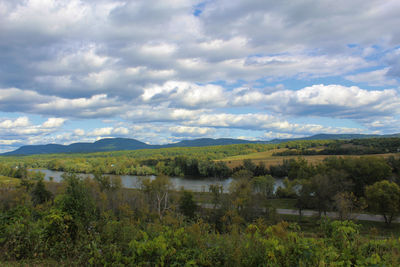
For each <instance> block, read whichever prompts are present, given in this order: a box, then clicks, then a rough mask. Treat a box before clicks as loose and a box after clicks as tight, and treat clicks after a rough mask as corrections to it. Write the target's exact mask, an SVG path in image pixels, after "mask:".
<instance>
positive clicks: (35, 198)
mask: <svg viewBox="0 0 400 267" xmlns="http://www.w3.org/2000/svg"><path fill="white" fill-rule="evenodd" d="M31 196H32V202H33V205H35V206H36V205H38V204H43V203H45V202H47V201H49V200H50V199H52V197H53V194H52V193H51V192H50V191H48V190H47V189H46V187H45V185H44V183H43V180H42V179H40V180H38V181H37V182H36V184H35V187H34V188H33V190H32V192H31Z"/></svg>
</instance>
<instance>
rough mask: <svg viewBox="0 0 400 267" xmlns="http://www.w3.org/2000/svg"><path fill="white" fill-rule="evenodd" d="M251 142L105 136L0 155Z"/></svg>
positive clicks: (226, 139)
mask: <svg viewBox="0 0 400 267" xmlns="http://www.w3.org/2000/svg"><path fill="white" fill-rule="evenodd" d="M248 143H253V142H252V141H248V140H241V139H229V138H221V139H212V138H202V139H194V140H184V141H180V142H178V143H172V144H166V145H148V144H146V143H143V142H140V141H138V140H135V139H129V138H105V139H101V140H98V141H96V142H94V143H73V144H70V145H57V144H48V145H31V146H22V147H20V148H18V149H16V150H14V151H11V152H6V153H4V154H2V155H7V156H11V155H35V154H54V153H90V152H105V151H117V150H137V149H157V148H167V147H200V146H217V145H233V144H248Z"/></svg>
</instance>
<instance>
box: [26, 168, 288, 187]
mask: <svg viewBox="0 0 400 267" xmlns="http://www.w3.org/2000/svg"><path fill="white" fill-rule="evenodd" d="M32 171H40V172H42V173H44V174H45V177H44V179H45V180H46V181H50V180H52V181H54V182H61V180H62V177H61V176H62V175H63V174H64V173H65V172H60V171H51V170H47V169H34V170H32ZM79 175H80V176H81V177H90V178H92V177H93V176H92V175H91V174H84V173H80V174H79ZM107 176H116V175H113V174H107ZM118 176H119V177H121V181H122V186H123V187H125V188H139V179H138V178H139V176H134V175H118ZM148 177H150V179H154V178H155V176H154V175H153V176H148ZM170 180H171V182H172V184H173V185H174V188H175V189H177V190H179V189H181V188H182V187H183V188H184V189H186V190H190V191H193V192H207V191H208V187H209V185H212V184H220V185H222V188H223V189H224V192H228V190H229V185H230V183H231V182H232V181H233V179H232V178H227V179H218V178H214V177H212V178H211V177H210V178H203V177H200V178H187V177H170ZM279 186H281V187H284V185H283V180H282V179H275V185H274V191H275V190H276V189H277V188H278V187H279Z"/></svg>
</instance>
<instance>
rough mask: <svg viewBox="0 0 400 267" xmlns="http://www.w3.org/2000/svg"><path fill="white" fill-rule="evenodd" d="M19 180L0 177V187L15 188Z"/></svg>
mask: <svg viewBox="0 0 400 267" xmlns="http://www.w3.org/2000/svg"><path fill="white" fill-rule="evenodd" d="M19 182H20V179H17V178H11V177H7V176H2V175H0V186H16V185H18V184H19Z"/></svg>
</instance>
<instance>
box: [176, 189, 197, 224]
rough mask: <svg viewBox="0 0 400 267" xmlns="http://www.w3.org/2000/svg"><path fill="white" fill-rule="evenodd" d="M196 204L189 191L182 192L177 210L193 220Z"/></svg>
mask: <svg viewBox="0 0 400 267" xmlns="http://www.w3.org/2000/svg"><path fill="white" fill-rule="evenodd" d="M197 208H198V207H197V205H196V202H195V201H194V199H193V193H192V192H190V191H186V190H185V191H183V194H182V196H181V198H180V199H179V209H180V211H181V212H182V213H183V215H185V216H186V217H188V218H190V219H193V218H194V216H195V214H196V211H197Z"/></svg>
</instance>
